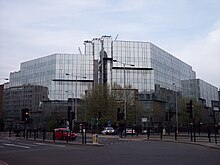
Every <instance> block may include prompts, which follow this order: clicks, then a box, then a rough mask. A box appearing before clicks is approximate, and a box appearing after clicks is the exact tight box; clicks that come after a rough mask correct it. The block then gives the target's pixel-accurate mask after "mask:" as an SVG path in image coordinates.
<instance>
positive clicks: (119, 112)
mask: <svg viewBox="0 0 220 165" xmlns="http://www.w3.org/2000/svg"><path fill="white" fill-rule="evenodd" d="M123 119H124V113H123V112H121V110H120V108H118V109H117V120H118V121H120V120H123Z"/></svg>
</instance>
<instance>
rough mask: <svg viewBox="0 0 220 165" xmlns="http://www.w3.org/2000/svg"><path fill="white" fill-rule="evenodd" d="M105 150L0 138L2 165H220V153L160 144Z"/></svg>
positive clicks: (107, 145) (115, 144) (120, 144)
mask: <svg viewBox="0 0 220 165" xmlns="http://www.w3.org/2000/svg"><path fill="white" fill-rule="evenodd" d="M102 143H104V146H101V147H97V146H85V145H70V144H58V143H44V142H38V141H25V140H19V139H9V138H0V165H1V164H4V165H5V164H8V165H61V164H65V165H68V164H69V165H72V164H80V165H84V164H85V165H93V164H94V165H99V164H104V165H123V164H128V165H130V164H131V165H142V164H143V165H153V164H154V165H191V164H192V165H219V164H220V150H218V149H210V148H206V147H202V146H196V145H190V144H181V143H172V142H161V141H129V140H126V141H119V140H118V139H107V138H106V139H105V138H104V139H102Z"/></svg>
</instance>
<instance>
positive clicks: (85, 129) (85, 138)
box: [85, 129, 86, 144]
mask: <svg viewBox="0 0 220 165" xmlns="http://www.w3.org/2000/svg"><path fill="white" fill-rule="evenodd" d="M85 144H86V129H85Z"/></svg>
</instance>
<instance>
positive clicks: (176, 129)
mask: <svg viewBox="0 0 220 165" xmlns="http://www.w3.org/2000/svg"><path fill="white" fill-rule="evenodd" d="M175 140H177V128H176V127H175Z"/></svg>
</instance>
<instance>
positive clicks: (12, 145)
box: [2, 143, 31, 149]
mask: <svg viewBox="0 0 220 165" xmlns="http://www.w3.org/2000/svg"><path fill="white" fill-rule="evenodd" d="M2 144H3V145H6V146H11V147H20V148H26V149H29V148H31V147H28V146H23V145H16V144H11V143H10V144H9V143H2Z"/></svg>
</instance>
